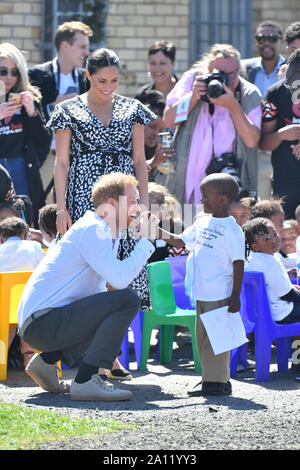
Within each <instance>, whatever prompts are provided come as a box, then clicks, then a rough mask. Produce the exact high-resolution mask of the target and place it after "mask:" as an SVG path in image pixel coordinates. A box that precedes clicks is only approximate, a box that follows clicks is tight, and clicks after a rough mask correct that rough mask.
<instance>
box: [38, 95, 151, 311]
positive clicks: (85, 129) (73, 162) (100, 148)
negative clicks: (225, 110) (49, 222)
mask: <svg viewBox="0 0 300 470" xmlns="http://www.w3.org/2000/svg"><path fill="white" fill-rule="evenodd" d="M155 119H156V116H155V114H153V113H152V112H151V111H150V110H149V109H148V108H146V107H145V106H144V105H143V104H142V103H140V102H139V101H137V100H135V99H132V98H126V97H123V96H120V95H115V99H114V104H113V110H112V116H111V120H110V122H109V124H108V126H107V127H105V126H104V125H103V124H102V123H101V121H100V120H99V119H98V118H97V117H96V116H95V115H94V114H93V113H92V112H91V110H90V109H89V108H88V107H87V106H86V104H85V103H84V102H83V101H82V99H81V98H80V96H76V97H75V98H72V99H71V100H67V101H64V102H63V103H61V104H59V105H57V106H56V108H55V111H54V112H53V114H52V115H51V118H50V120H49V121H48V123H47V127H48V128H50V129H51V131H52V132H55V131H57V130H66V129H70V130H71V146H70V169H69V175H68V182H67V191H66V207H67V209H68V211H69V213H70V216H71V219H72V221H73V222H76V220H78V219H79V218H80V217H82V216H83V215H84V213H85V212H86V211H87V210H88V209H89V210H94V206H93V201H92V196H91V193H92V187H93V185H94V184H95V183H96V181H97V180H98V179H99V177H100V176H101V175H104V174H109V173H114V172H122V173H124V174H130V175H134V167H133V162H132V131H133V125H134V124H141V125H147V124H149V123H150V122H152V121H154V120H155ZM135 244H136V241H135V240H133V239H128V240H122V243H120V248H119V252H118V257H119V258H120V259H123V256H124V257H126V255H127V256H128V255H129V253H130V252H131V251H132V249H133V248H134V246H135ZM147 279H148V275H147V268H146V267H145V268H143V270H142V271H141V273H140V274H139V276H138V277H137V278H136V279H135V280H134V281H133V283H132V284H131V287H132V288H133V289H135V290H136V291H137V293H138V294H139V296H140V298H141V301H142V308H143V309H145V308H148V307H149V291H148V289H149V288H148V287H147V285H148V283H147Z"/></svg>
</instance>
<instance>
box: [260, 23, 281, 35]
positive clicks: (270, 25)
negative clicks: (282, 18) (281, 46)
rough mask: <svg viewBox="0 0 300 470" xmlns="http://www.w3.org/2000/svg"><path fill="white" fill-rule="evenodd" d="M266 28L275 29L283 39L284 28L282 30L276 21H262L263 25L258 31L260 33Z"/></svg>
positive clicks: (261, 24)
mask: <svg viewBox="0 0 300 470" xmlns="http://www.w3.org/2000/svg"><path fill="white" fill-rule="evenodd" d="M264 27H270V28H273V29H275V30H276V31H277V33H278V35H279V37H280V39H281V38H282V28H281V26H280V24H279V23H276V21H272V20H265V21H262V22H261V23H259V24H258V25H257V27H256V31H258V30H259V29H261V28H264Z"/></svg>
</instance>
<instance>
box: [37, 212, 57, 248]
mask: <svg viewBox="0 0 300 470" xmlns="http://www.w3.org/2000/svg"><path fill="white" fill-rule="evenodd" d="M56 211H57V206H56V204H47V205H46V206H44V207H42V208H41V209H40V210H39V217H38V223H39V229H40V231H41V234H42V239H43V244H44V245H45V246H46V247H47V248H48V249H49V248H52V246H54V245H55V240H56V235H57V228H56Z"/></svg>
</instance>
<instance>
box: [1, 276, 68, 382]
mask: <svg viewBox="0 0 300 470" xmlns="http://www.w3.org/2000/svg"><path fill="white" fill-rule="evenodd" d="M31 274H32V271H14V272H4V273H0V380H6V379H7V355H8V337H9V327H10V326H12V327H17V326H18V307H19V302H20V299H21V295H22V293H23V290H24V287H25V284H26V282H27V281H28V279H29V278H30V276H31ZM35 352H38V351H37V350H35ZM57 368H58V377H62V368H61V361H59V362H58V363H57Z"/></svg>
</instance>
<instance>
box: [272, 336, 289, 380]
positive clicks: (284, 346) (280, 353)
mask: <svg viewBox="0 0 300 470" xmlns="http://www.w3.org/2000/svg"><path fill="white" fill-rule="evenodd" d="M291 352H292V351H291V338H290V336H287V337H285V338H277V340H276V358H277V365H278V371H279V372H287V371H288V369H289V357H290V355H291Z"/></svg>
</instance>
